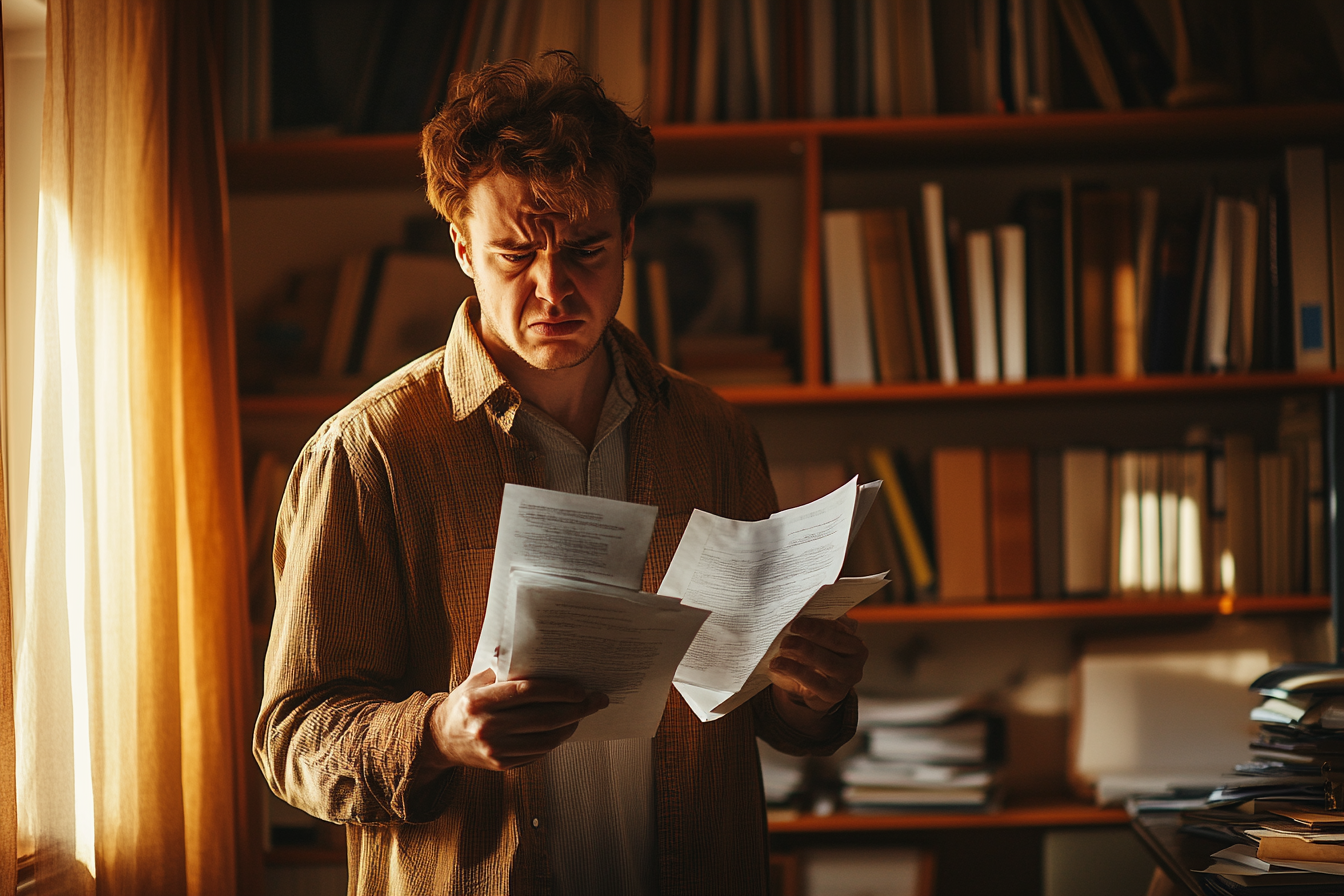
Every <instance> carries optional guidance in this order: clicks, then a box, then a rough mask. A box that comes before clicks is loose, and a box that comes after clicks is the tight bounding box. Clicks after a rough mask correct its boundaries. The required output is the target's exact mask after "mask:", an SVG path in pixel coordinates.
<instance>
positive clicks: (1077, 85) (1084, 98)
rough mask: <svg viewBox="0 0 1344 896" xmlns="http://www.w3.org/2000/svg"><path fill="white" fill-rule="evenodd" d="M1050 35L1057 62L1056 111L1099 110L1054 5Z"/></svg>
mask: <svg viewBox="0 0 1344 896" xmlns="http://www.w3.org/2000/svg"><path fill="white" fill-rule="evenodd" d="M1050 21H1051V24H1052V26H1053V27H1052V28H1051V31H1052V32H1053V33H1054V34H1055V35H1056V38H1057V39H1056V41H1055V49H1056V52H1057V53H1058V59H1059V108H1060V109H1100V108H1101V107H1102V103H1101V100H1100V99H1098V98H1097V93H1096V91H1095V90H1093V88H1092V82H1091V80H1090V79H1089V78H1088V73H1087V68H1086V67H1085V66H1084V64H1083V57H1082V56H1081V55H1080V54H1079V52H1078V48H1077V46H1075V45H1074V42H1073V39H1072V38H1071V37H1070V34H1069V30H1068V28H1067V27H1065V24H1064V18H1063V16H1062V15H1061V13H1060V11H1059V7H1058V6H1057V5H1056V4H1055V3H1053V2H1052V3H1051V4H1050Z"/></svg>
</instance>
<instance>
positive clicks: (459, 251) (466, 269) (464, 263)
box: [448, 223, 476, 280]
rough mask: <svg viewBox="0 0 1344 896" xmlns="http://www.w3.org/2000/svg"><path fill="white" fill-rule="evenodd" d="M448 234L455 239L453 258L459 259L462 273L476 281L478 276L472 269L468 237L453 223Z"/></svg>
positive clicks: (450, 224) (458, 264) (458, 263)
mask: <svg viewBox="0 0 1344 896" xmlns="http://www.w3.org/2000/svg"><path fill="white" fill-rule="evenodd" d="M448 233H449V234H450V235H451V236H452V238H453V256H454V257H455V258H456V259H457V266H458V267H460V268H461V269H462V273H464V274H466V275H467V276H468V277H470V278H471V279H473V280H475V279H476V275H475V274H474V273H473V272H472V269H471V246H470V244H469V243H468V242H467V235H466V234H465V233H463V232H462V230H461V229H460V228H459V227H458V226H457V225H456V224H453V223H449V225H448Z"/></svg>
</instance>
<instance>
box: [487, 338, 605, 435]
mask: <svg viewBox="0 0 1344 896" xmlns="http://www.w3.org/2000/svg"><path fill="white" fill-rule="evenodd" d="M495 363H496V364H498V365H499V369H500V372H501V373H503V374H504V376H506V377H507V378H508V380H509V382H510V383H512V384H513V387H514V388H515V389H517V390H518V394H519V395H521V396H522V397H523V398H524V399H526V400H527V401H528V402H530V403H531V404H533V405H536V406H537V407H538V408H540V409H541V410H542V411H544V412H545V413H546V415H547V416H549V417H550V418H551V419H552V420H554V421H555V422H556V423H559V424H560V425H561V426H563V427H564V428H565V429H567V430H568V431H569V432H571V433H573V435H574V437H575V438H576V439H578V440H579V441H580V442H581V443H582V444H583V447H584V448H587V449H588V450H590V451H591V450H592V448H593V441H594V440H595V439H596V438H597V425H598V423H599V422H600V420H601V417H602V405H603V404H604V402H605V401H606V397H607V390H608V388H610V386H611V359H610V358H609V357H608V354H607V348H606V346H605V345H601V344H599V345H598V347H597V351H595V352H593V353H592V354H591V355H590V356H589V357H588V359H587V360H586V361H584V362H583V363H582V364H579V365H577V366H575V367H567V368H565V369H563V370H538V369H536V368H535V367H531V366H529V365H528V364H527V363H525V362H524V361H522V360H521V359H520V358H518V357H517V356H516V355H510V356H509V357H508V358H504V359H501V358H495Z"/></svg>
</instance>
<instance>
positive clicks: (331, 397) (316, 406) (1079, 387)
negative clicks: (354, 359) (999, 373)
mask: <svg viewBox="0 0 1344 896" xmlns="http://www.w3.org/2000/svg"><path fill="white" fill-rule="evenodd" d="M1331 386H1337V387H1344V372H1341V373H1335V372H1330V373H1246V374H1227V375H1210V374H1197V375H1191V376H1179V375H1176V376H1151V377H1143V378H1140V379H1133V380H1122V379H1116V378H1115V377H1100V376H1090V377H1075V378H1072V379H1054V378H1046V379H1036V380H1027V381H1026V382H1023V383H991V384H982V383H957V384H956V385H953V386H944V385H943V384H942V383H902V384H896V385H885V386H803V385H784V386H724V387H722V388H719V389H716V390H715V391H717V392H718V393H719V394H720V395H722V396H723V397H724V398H725V399H727V400H728V401H730V402H732V403H733V404H737V405H741V406H744V407H751V406H767V405H824V404H835V405H841V404H871V403H882V402H911V401H920V402H937V401H987V400H990V401H998V400H1012V399H1033V398H1089V397H1101V396H1108V395H1113V396H1125V395H1134V396H1154V395H1163V394H1166V395H1197V394H1201V393H1213V392H1239V391H1240V392H1256V391H1265V390H1283V389H1322V388H1328V387H1331ZM354 398H355V395H354V393H339V394H321V393H313V394H309V393H304V394H284V395H244V396H242V397H241V398H239V400H238V406H239V411H240V412H241V413H242V414H243V416H251V417H288V416H307V417H317V416H321V417H329V416H331V415H332V414H334V413H336V412H337V411H339V410H340V409H341V408H343V407H345V405H346V404H348V403H349V402H350V401H351V400H353V399H354Z"/></svg>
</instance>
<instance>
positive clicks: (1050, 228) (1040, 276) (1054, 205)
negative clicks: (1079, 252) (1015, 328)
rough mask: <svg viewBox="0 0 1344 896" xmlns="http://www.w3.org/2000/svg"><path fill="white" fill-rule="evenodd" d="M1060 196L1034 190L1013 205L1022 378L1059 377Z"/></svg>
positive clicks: (1061, 366) (1061, 293)
mask: <svg viewBox="0 0 1344 896" xmlns="http://www.w3.org/2000/svg"><path fill="white" fill-rule="evenodd" d="M1062 202H1063V196H1062V194H1061V193H1060V191H1058V190H1034V191H1031V192H1029V193H1024V194H1023V195H1022V196H1021V197H1020V198H1019V199H1018V202H1017V206H1016V214H1015V217H1016V219H1017V220H1018V222H1019V223H1021V224H1022V227H1023V230H1024V231H1025V235H1024V238H1023V239H1024V242H1025V244H1026V281H1027V282H1026V297H1027V313H1026V326H1027V375H1028V376H1030V377H1041V376H1063V375H1064V258H1063V252H1064V234H1063V232H1062V231H1063V226H1064V221H1063V208H1062Z"/></svg>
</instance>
